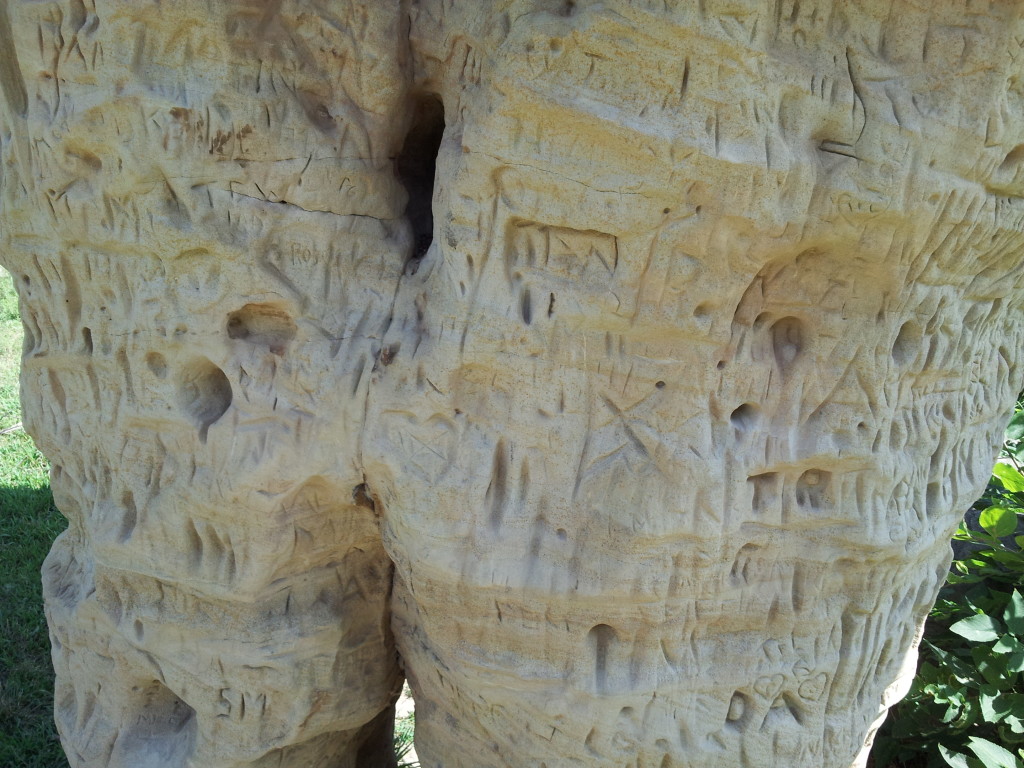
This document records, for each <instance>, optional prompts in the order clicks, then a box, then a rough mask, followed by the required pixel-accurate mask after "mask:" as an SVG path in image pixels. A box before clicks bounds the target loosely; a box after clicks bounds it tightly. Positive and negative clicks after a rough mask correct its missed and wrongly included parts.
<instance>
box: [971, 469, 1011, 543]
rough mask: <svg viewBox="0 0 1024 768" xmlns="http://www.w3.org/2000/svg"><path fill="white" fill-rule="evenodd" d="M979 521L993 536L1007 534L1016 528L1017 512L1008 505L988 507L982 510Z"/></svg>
mask: <svg viewBox="0 0 1024 768" xmlns="http://www.w3.org/2000/svg"><path fill="white" fill-rule="evenodd" d="M1001 466H1006V465H1005V464H1004V465H1001ZM1014 471H1016V470H1014ZM1019 476H1020V475H1019V474H1018V477H1019ZM979 522H980V523H981V527H982V528H984V529H985V530H986V531H988V532H989V533H991V534H992V535H993V536H997V537H1003V536H1009V535H1010V534H1011V533H1013V532H1014V531H1016V530H1017V512H1016V511H1015V510H1013V509H1009V508H1008V507H989V508H988V509H985V510H982V512H981V517H980V519H979Z"/></svg>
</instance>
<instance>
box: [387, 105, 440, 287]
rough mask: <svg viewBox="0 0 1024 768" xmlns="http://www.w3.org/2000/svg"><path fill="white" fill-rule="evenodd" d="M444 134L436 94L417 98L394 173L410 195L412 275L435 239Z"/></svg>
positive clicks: (408, 216) (409, 216)
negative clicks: (437, 172) (435, 207)
mask: <svg viewBox="0 0 1024 768" xmlns="http://www.w3.org/2000/svg"><path fill="white" fill-rule="evenodd" d="M442 136H444V105H443V104H442V102H441V99H440V98H439V97H438V96H437V95H435V94H422V95H419V96H416V97H414V100H413V105H412V120H411V124H410V126H409V132H408V133H407V134H406V136H405V141H404V142H403V144H402V151H401V152H400V153H399V154H398V158H397V159H396V161H395V172H396V173H397V174H398V178H399V179H400V180H401V182H402V186H404V187H405V191H406V192H407V193H408V195H409V200H408V202H407V203H406V206H405V217H406V219H407V220H408V221H409V224H410V226H411V227H412V237H413V247H412V253H411V254H410V256H409V261H410V264H409V265H407V266H408V267H409V274H415V273H416V268H417V267H418V264H419V261H420V259H422V258H423V256H424V255H425V254H426V252H427V250H428V249H429V248H430V244H431V243H432V242H433V239H434V213H433V198H434V177H435V170H436V167H437V153H438V150H439V149H440V147H441V138H442Z"/></svg>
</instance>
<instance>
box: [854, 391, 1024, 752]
mask: <svg viewBox="0 0 1024 768" xmlns="http://www.w3.org/2000/svg"><path fill="white" fill-rule="evenodd" d="M1022 460H1024V404H1022V403H1021V402H1018V403H1017V408H1016V412H1015V414H1014V417H1013V420H1012V421H1011V423H1010V426H1009V427H1008V429H1007V433H1006V443H1005V445H1004V450H1003V454H1002V456H1001V457H1000V460H999V463H997V464H996V466H995V469H994V470H993V475H992V479H991V481H990V482H989V485H988V489H987V490H986V492H985V495H984V496H983V497H982V498H981V499H980V500H979V501H978V502H977V503H976V505H975V509H974V510H973V514H972V513H969V514H968V516H967V518H966V519H965V522H964V523H962V524H961V525H960V528H959V530H958V531H957V533H956V535H955V536H954V540H955V541H956V542H958V544H957V545H956V546H955V551H956V552H957V556H956V557H955V559H954V561H953V567H952V569H951V571H950V575H949V577H948V579H947V582H946V585H945V586H944V587H943V589H942V591H941V592H940V593H939V599H938V601H937V602H936V604H935V607H934V608H933V609H932V613H931V617H930V619H929V622H928V625H927V626H926V628H925V636H924V639H923V641H922V643H921V661H920V666H919V667H918V673H917V677H916V679H915V680H914V683H913V686H912V688H911V690H910V693H909V694H908V695H907V697H906V698H905V699H904V700H903V701H902V702H900V703H899V704H898V705H896V707H894V708H893V710H892V712H891V714H890V718H889V721H888V723H887V725H886V727H885V728H883V730H882V731H881V732H880V733H879V736H878V739H877V740H876V748H875V752H874V763H875V765H876V766H878V767H879V768H883V767H884V768H896V767H902V768H945V766H952V768H1024V748H1022V747H1024V674H1022V673H1024V594H1022V587H1021V584H1022V576H1024V551H1022V547H1024V535H1020V532H1021V530H1022V527H1024V526H1022V523H1024V475H1022V473H1021V462H1022Z"/></svg>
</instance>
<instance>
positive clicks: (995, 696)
mask: <svg viewBox="0 0 1024 768" xmlns="http://www.w3.org/2000/svg"><path fill="white" fill-rule="evenodd" d="M979 698H980V700H981V716H982V717H983V718H984V719H985V722H987V723H998V722H999V721H1000V720H1002V719H1003V718H1004V717H1006V716H1007V715H1008V714H1010V711H1011V710H1012V709H1013V706H1012V702H1011V701H1010V697H1009V696H1001V695H1000V693H999V689H998V688H997V687H996V686H994V685H983V686H981V691H980V694H979Z"/></svg>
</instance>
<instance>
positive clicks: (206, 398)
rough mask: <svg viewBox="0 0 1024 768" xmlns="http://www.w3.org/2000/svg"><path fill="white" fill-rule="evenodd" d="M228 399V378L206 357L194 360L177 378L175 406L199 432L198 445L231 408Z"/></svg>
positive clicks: (229, 384) (229, 386) (229, 388)
mask: <svg viewBox="0 0 1024 768" xmlns="http://www.w3.org/2000/svg"><path fill="white" fill-rule="evenodd" d="M231 397H232V394H231V382H230V381H228V377H227V375H225V373H224V371H222V370H221V369H220V368H218V367H217V366H216V365H214V364H213V363H211V362H210V361H209V360H207V359H206V358H205V357H199V358H194V359H193V360H192V361H190V362H189V363H188V364H187V365H185V366H184V367H183V368H182V369H181V372H180V373H179V375H178V405H179V406H180V407H181V409H182V410H183V411H185V413H186V414H187V415H188V417H189V418H190V419H191V421H192V423H193V424H195V426H196V427H197V428H198V429H199V439H200V441H201V442H204V443H205V442H206V434H207V432H208V431H209V429H210V427H211V426H212V425H213V424H214V423H216V422H217V420H218V419H220V417H221V416H223V415H224V413H225V412H226V411H227V409H228V408H229V407H230V406H231Z"/></svg>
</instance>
